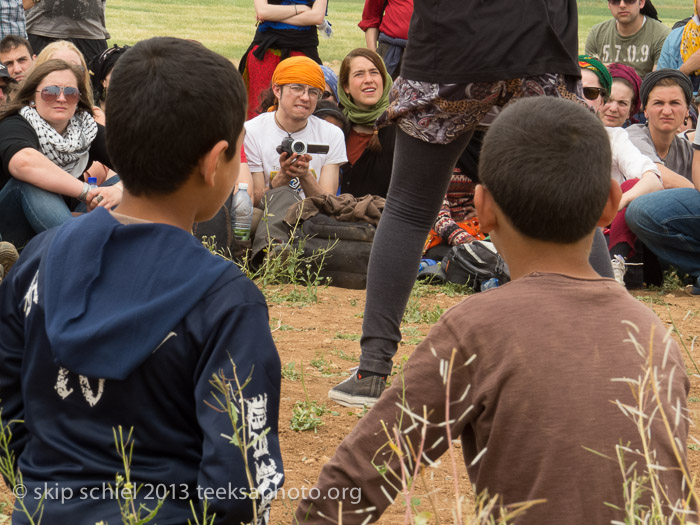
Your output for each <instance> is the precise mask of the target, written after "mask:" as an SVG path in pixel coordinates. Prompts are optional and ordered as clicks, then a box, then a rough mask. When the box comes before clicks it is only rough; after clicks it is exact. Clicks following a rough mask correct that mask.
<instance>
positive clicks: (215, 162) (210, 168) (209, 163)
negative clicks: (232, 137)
mask: <svg viewBox="0 0 700 525" xmlns="http://www.w3.org/2000/svg"><path fill="white" fill-rule="evenodd" d="M227 149H228V142H227V141H225V140H220V141H219V142H217V143H216V144H214V147H213V148H211V149H210V150H209V151H208V152H207V153H205V154H204V156H203V157H202V158H201V160H200V161H199V171H200V174H201V176H202V179H203V181H204V184H206V185H207V186H214V183H215V182H216V174H217V172H218V167H219V162H220V161H221V158H222V155H224V154H225V152H226V150H227Z"/></svg>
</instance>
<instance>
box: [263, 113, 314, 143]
mask: <svg viewBox="0 0 700 525" xmlns="http://www.w3.org/2000/svg"><path fill="white" fill-rule="evenodd" d="M272 116H273V117H274V119H275V124H277V127H278V128H280V129H281V130H282V131H284V132H285V133H286V134H287V136H288V137H289V138H292V133H298V132H299V131H303V130H305V129H306V126H308V125H309V121H308V120H307V121H306V123H305V124H304V127H303V128H301V129H298V130H296V131H287V130H286V129H285V128H284V126H283V125H282V124H280V121H279V120H278V119H277V112H276V111H275V112H274V113H273V114H272Z"/></svg>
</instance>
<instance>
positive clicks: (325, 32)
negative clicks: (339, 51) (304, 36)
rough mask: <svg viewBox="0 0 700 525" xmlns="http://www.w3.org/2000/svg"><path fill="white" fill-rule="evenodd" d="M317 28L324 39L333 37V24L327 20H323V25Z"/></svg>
mask: <svg viewBox="0 0 700 525" xmlns="http://www.w3.org/2000/svg"><path fill="white" fill-rule="evenodd" d="M316 27H317V28H318V32H319V33H321V36H323V38H330V37H332V36H333V28H332V27H331V23H330V22H329V21H328V20H326V19H325V18H324V19H323V23H322V24H319V25H317V26H316Z"/></svg>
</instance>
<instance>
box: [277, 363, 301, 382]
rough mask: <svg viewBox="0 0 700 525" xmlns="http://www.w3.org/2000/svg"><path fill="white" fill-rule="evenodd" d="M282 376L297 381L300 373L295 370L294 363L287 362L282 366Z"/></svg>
mask: <svg viewBox="0 0 700 525" xmlns="http://www.w3.org/2000/svg"><path fill="white" fill-rule="evenodd" d="M282 377H283V378H284V379H286V380H287V381H299V378H300V377H301V373H300V372H298V371H297V369H296V365H295V363H287V364H286V365H284V366H283V367H282Z"/></svg>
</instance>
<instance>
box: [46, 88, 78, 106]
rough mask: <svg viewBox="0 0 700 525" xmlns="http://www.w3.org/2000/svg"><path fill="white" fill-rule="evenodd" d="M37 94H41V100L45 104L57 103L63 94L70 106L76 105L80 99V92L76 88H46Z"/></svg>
mask: <svg viewBox="0 0 700 525" xmlns="http://www.w3.org/2000/svg"><path fill="white" fill-rule="evenodd" d="M37 93H41V100H43V101H44V102H55V101H56V100H58V97H59V96H60V94H61V93H63V96H64V97H65V99H66V102H68V103H70V104H75V103H76V102H78V99H79V98H80V91H79V90H78V88H74V87H61V86H46V87H45V88H43V89H42V90H41V91H37Z"/></svg>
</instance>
